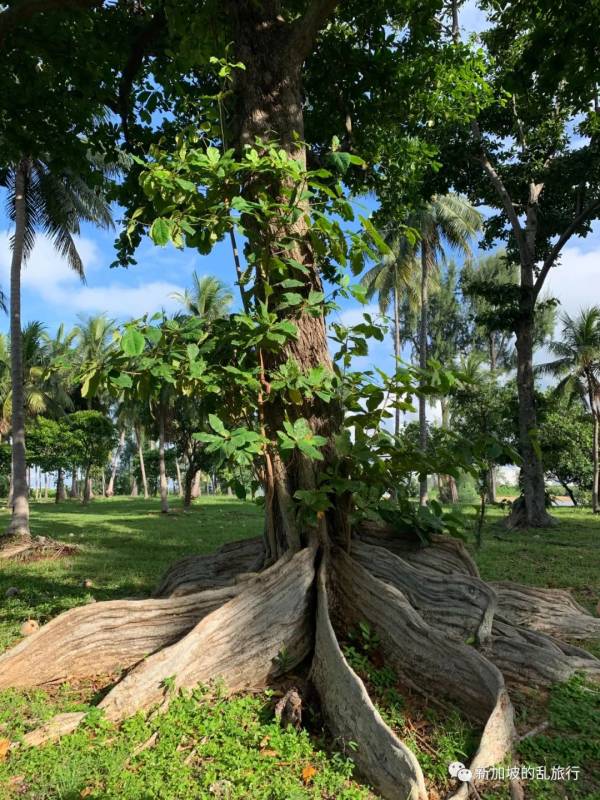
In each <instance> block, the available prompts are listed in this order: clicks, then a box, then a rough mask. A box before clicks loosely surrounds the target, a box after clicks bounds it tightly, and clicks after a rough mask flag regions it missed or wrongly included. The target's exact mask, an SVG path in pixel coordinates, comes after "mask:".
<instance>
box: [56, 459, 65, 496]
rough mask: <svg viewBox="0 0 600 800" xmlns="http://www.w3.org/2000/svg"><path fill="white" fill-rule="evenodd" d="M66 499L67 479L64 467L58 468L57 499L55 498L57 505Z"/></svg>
mask: <svg viewBox="0 0 600 800" xmlns="http://www.w3.org/2000/svg"><path fill="white" fill-rule="evenodd" d="M64 499H65V479H64V472H63V469H62V467H59V468H58V473H57V475H56V497H55V498H54V502H55V503H60V501H61V500H64Z"/></svg>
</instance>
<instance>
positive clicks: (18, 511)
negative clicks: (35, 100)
mask: <svg viewBox="0 0 600 800" xmlns="http://www.w3.org/2000/svg"><path fill="white" fill-rule="evenodd" d="M29 169H30V164H29V160H28V159H23V160H22V161H21V163H20V164H19V166H18V168H17V174H16V178H15V236H14V242H13V252H12V261H11V267H10V369H11V376H10V377H11V389H12V476H13V483H12V487H13V498H12V518H11V521H10V524H9V526H8V533H9V534H11V535H14V536H30V535H31V534H30V530H29V497H28V494H29V489H28V486H27V456H26V452H25V398H24V392H23V341H22V337H21V266H22V263H23V255H24V246H25V231H26V227H27V211H26V205H25V192H26V188H27V180H28V177H29Z"/></svg>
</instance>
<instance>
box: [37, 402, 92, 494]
mask: <svg viewBox="0 0 600 800" xmlns="http://www.w3.org/2000/svg"><path fill="white" fill-rule="evenodd" d="M27 442H28V452H29V460H30V463H31V464H36V465H37V466H38V467H40V468H41V469H42V470H44V472H55V471H56V472H57V474H58V477H57V480H56V502H57V503H58V502H60V501H61V500H64V473H65V471H66V470H68V469H70V468H71V467H72V466H73V464H74V463H77V459H78V457H79V440H78V437H77V436H76V435H75V434H74V432H73V430H72V429H71V426H70V425H69V416H63V417H61V418H60V419H58V420H56V419H50V418H48V417H44V416H41V415H40V416H38V417H36V418H35V419H34V420H33V421H32V422H30V424H29V425H28V427H27Z"/></svg>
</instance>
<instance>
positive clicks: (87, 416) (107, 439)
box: [67, 411, 117, 470]
mask: <svg viewBox="0 0 600 800" xmlns="http://www.w3.org/2000/svg"><path fill="white" fill-rule="evenodd" d="M67 425H68V430H69V432H70V434H71V436H72V441H73V444H74V450H73V455H74V456H75V460H74V462H73V463H74V464H76V465H78V466H81V467H83V468H84V469H85V470H89V469H91V468H92V467H102V466H104V465H105V464H106V462H107V461H108V456H109V454H110V452H111V450H112V449H113V448H114V446H115V444H116V438H117V437H116V432H115V428H114V425H113V423H112V422H111V421H110V420H109V419H107V417H106V416H105V415H104V414H102V413H100V412H99V411H75V412H74V413H73V414H69V416H68V417H67Z"/></svg>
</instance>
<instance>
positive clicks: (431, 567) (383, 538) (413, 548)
mask: <svg viewBox="0 0 600 800" xmlns="http://www.w3.org/2000/svg"><path fill="white" fill-rule="evenodd" d="M357 535H358V538H359V539H360V540H361V541H363V542H365V543H366V544H372V545H378V546H380V547H385V548H386V549H388V550H390V551H391V552H392V553H394V554H395V555H397V556H400V558H403V559H404V560H405V561H408V562H409V563H410V564H414V565H415V566H416V567H420V568H421V569H424V570H426V571H427V572H433V573H435V572H437V573H440V574H442V575H451V574H453V573H460V574H464V575H473V577H475V578H478V577H479V570H478V569H477V565H476V564H475V562H474V561H473V559H472V557H471V555H470V554H469V552H468V550H467V548H466V547H465V546H464V544H463V543H462V542H461V541H459V540H458V539H451V538H450V537H448V536H437V535H434V536H433V538H432V541H433V544H432V545H431V546H430V547H422V546H420V545H419V544H418V543H417V542H415V541H408V540H406V539H403V538H401V537H399V536H398V534H396V533H394V532H393V531H392V530H391V529H390V528H386V527H384V526H382V525H374V524H372V523H362V525H361V528H360V530H359V532H358V534H357Z"/></svg>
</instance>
